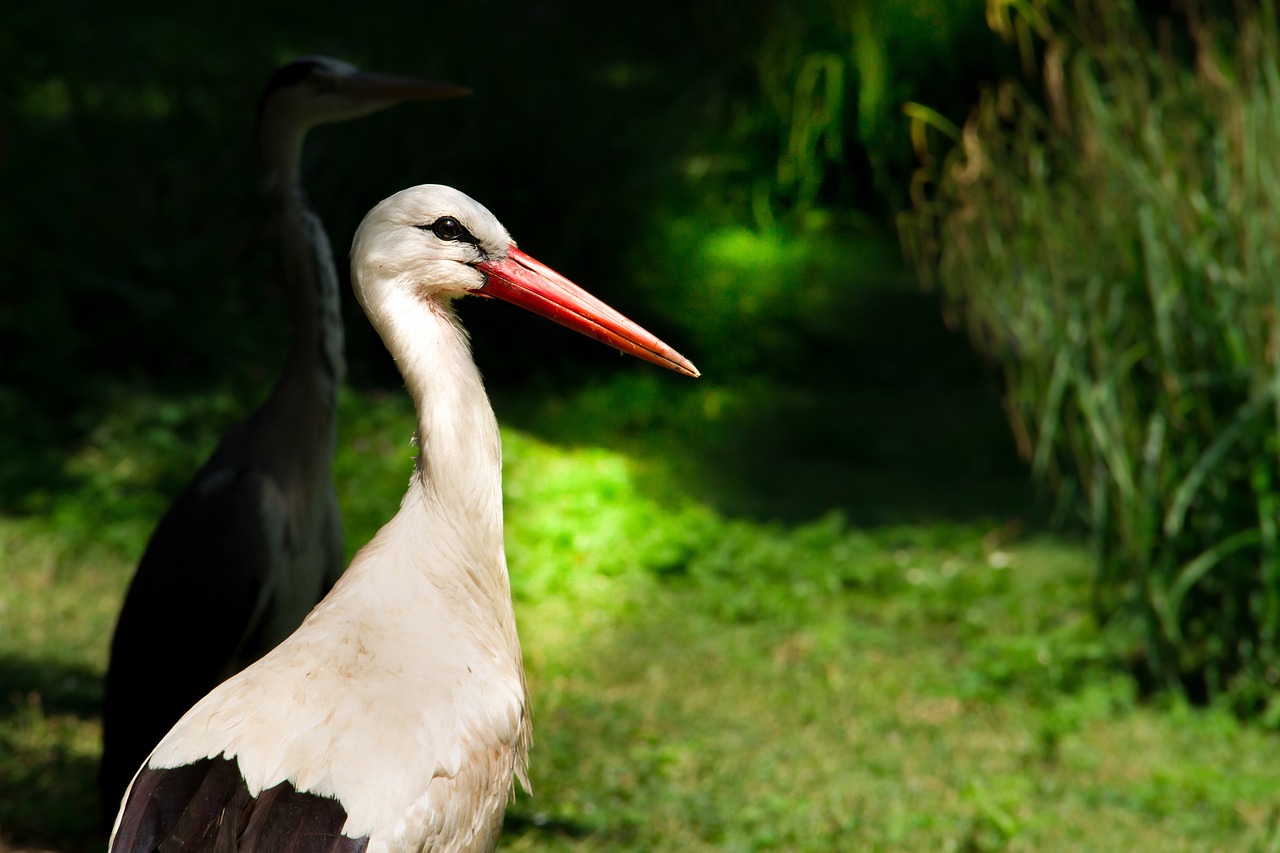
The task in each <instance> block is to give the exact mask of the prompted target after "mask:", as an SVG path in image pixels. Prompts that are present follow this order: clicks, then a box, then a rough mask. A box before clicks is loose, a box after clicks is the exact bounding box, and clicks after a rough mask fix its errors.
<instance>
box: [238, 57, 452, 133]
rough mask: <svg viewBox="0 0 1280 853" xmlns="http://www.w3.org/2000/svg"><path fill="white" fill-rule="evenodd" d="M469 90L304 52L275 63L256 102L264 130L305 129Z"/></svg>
mask: <svg viewBox="0 0 1280 853" xmlns="http://www.w3.org/2000/svg"><path fill="white" fill-rule="evenodd" d="M469 94H471V90H469V89H466V88H464V87H462V86H455V85H453V84H452V83H435V82H432V81H430V80H418V79H415V78H412V77H397V76H393V75H390V74H375V73H373V72H368V71H361V70H360V69H358V68H356V67H355V66H354V65H352V64H350V63H348V62H343V61H342V60H340V59H333V58H331V57H328V56H304V57H301V58H299V59H295V60H293V61H292V62H288V63H285V64H284V65H282V66H280V67H279V68H278V69H276V72H275V73H274V74H272V75H271V79H270V80H268V81H267V85H266V88H265V89H263V92H262V100H261V101H260V102H259V108H258V116H259V121H260V123H261V125H262V128H263V131H264V132H268V131H269V129H271V128H272V127H273V126H274V127H287V128H297V129H298V130H300V131H302V132H304V133H305V132H306V131H307V130H309V129H310V128H312V127H315V126H316V125H318V124H324V123H325V122H331V121H344V120H346V119H352V118H359V117H360V116H364V115H368V114H369V113H372V112H376V111H378V110H381V109H385V108H386V107H389V106H392V105H394V104H398V103H401V102H403V101H433V100H440V99H443V98H457V97H461V96H463V95H469Z"/></svg>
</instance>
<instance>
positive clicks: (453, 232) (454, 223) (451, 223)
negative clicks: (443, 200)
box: [420, 216, 476, 243]
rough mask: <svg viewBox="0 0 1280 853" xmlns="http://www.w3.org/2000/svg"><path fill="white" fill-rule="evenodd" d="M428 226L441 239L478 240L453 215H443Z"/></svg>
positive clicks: (472, 241)
mask: <svg viewBox="0 0 1280 853" xmlns="http://www.w3.org/2000/svg"><path fill="white" fill-rule="evenodd" d="M420 227H421V226H420ZM426 227H427V228H429V229H430V230H431V233H432V234H435V235H436V236H437V237H439V238H440V239H441V240H450V241H457V240H461V241H463V242H466V243H474V242H475V241H476V238H475V237H472V236H471V232H470V231H468V230H467V229H466V228H463V227H462V223H461V222H459V221H458V220H456V219H454V218H453V217H452V216H442V217H440V218H439V219H437V220H436V221H435V222H432V223H431V224H430V225H428V226H426Z"/></svg>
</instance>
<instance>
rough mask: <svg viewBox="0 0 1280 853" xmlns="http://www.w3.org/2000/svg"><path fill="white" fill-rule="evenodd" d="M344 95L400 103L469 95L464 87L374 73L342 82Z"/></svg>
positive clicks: (348, 78)
mask: <svg viewBox="0 0 1280 853" xmlns="http://www.w3.org/2000/svg"><path fill="white" fill-rule="evenodd" d="M341 89H342V92H343V94H345V95H347V96H349V97H352V98H355V99H356V100H359V101H379V102H386V103H399V102H401V101H440V100H444V99H445V98H461V97H465V96H467V95H470V94H471V90H470V89H468V88H467V87H466V86H455V85H454V84H453V83H437V82H435V81H433V80H419V79H417V78H416V77H398V76H396V75H394V74H377V73H374V72H370V71H357V72H356V73H354V74H352V75H350V76H349V77H347V78H346V79H344V80H343V81H342V84H341Z"/></svg>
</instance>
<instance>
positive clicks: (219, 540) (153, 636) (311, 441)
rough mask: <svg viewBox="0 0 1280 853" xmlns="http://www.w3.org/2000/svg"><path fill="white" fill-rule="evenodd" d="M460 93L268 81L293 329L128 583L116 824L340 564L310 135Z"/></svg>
mask: <svg viewBox="0 0 1280 853" xmlns="http://www.w3.org/2000/svg"><path fill="white" fill-rule="evenodd" d="M464 94H467V90H466V89H463V88H460V87H458V86H453V85H450V84H442V83H434V82H429V81H425V80H415V79H411V78H406V77H395V76H390V75H383V74H373V73H365V72H362V71H360V70H358V69H357V68H355V67H354V66H352V65H350V64H348V63H346V62H342V61H339V60H336V59H331V58H328V57H304V58H301V59H297V60H294V61H292V62H289V63H287V64H285V65H283V66H281V67H280V68H279V69H277V70H276V72H275V73H274V74H273V75H272V76H271V78H270V80H269V81H268V83H267V85H266V87H265V90H264V92H263V95H262V99H261V102H260V107H259V110H260V111H259V139H258V144H259V156H260V160H261V168H262V178H263V187H264V191H265V194H266V196H267V198H268V200H269V202H270V204H271V207H272V209H273V211H274V214H275V218H276V221H277V224H278V228H279V232H280V238H281V241H282V249H283V259H284V273H285V277H286V279H287V283H288V286H289V290H290V293H289V296H290V305H291V313H292V338H291V342H290V346H289V350H288V354H287V356H286V360H285V364H284V367H283V369H282V371H281V373H280V375H279V378H278V380H277V381H276V383H275V385H274V387H273V388H272V390H271V392H270V394H269V396H268V397H267V398H266V400H265V401H264V402H263V403H262V404H261V405H260V406H259V407H258V409H257V410H256V411H254V412H253V413H252V414H250V415H249V416H248V417H247V418H246V419H245V420H243V421H242V422H240V423H238V424H236V425H235V426H233V427H232V428H231V429H230V430H229V431H228V432H227V433H226V434H225V436H224V437H223V438H222V440H221V442H220V443H219V444H218V446H217V448H216V449H215V450H214V451H213V454H212V455H211V456H210V457H209V459H208V460H207V461H206V462H205V464H204V466H203V467H202V468H201V469H200V471H199V472H198V473H197V474H196V475H195V477H194V478H193V479H192V480H191V481H190V483H189V484H188V485H187V486H186V488H185V489H184V490H183V491H182V492H181V493H180V494H179V495H178V497H177V498H176V499H175V500H174V502H173V504H172V505H171V506H170V507H169V509H168V511H167V512H166V513H165V515H164V516H163V517H162V518H161V520H160V521H159V523H158V524H157V526H156V528H155V530H154V532H153V533H152V535H151V539H150V541H149V542H148V543H147V547H146V550H145V552H144V554H143V556H142V559H141V560H140V562H139V564H138V568H137V571H136V573H135V574H134V577H133V579H132V581H131V583H130V586H129V590H128V592H127V594H126V597H125V600H124V605H123V607H122V609H121V612H120V616H119V619H118V621H117V624H116V628H115V633H114V636H113V638H112V643H111V658H110V663H109V665H108V669H107V676H106V682H105V686H104V701H103V717H102V719H103V755H102V764H101V767H100V772H99V787H100V791H101V796H102V802H103V811H104V817H105V818H106V820H108V821H109V820H110V819H111V818H112V817H113V816H114V815H115V812H116V810H117V808H118V806H119V802H120V797H121V795H122V794H123V793H124V790H125V787H126V786H127V785H128V783H129V779H130V778H131V777H132V775H133V773H134V772H135V771H136V770H137V769H138V766H139V765H140V764H141V763H142V761H143V759H145V758H146V757H147V754H148V753H149V752H150V751H151V749H152V747H154V746H155V745H156V743H158V742H159V740H160V738H161V737H162V736H163V735H164V734H165V732H167V731H168V730H169V728H170V726H172V725H173V723H174V722H176V721H177V719H178V717H180V716H181V715H182V714H183V712H185V711H186V710H187V709H188V708H190V707H191V705H192V704H194V703H195V702H196V700H198V699H199V698H200V697H201V696H203V695H204V694H205V693H207V692H208V691H209V690H211V689H212V688H213V687H214V686H215V685H217V684H218V683H219V682H220V681H222V680H223V679H225V678H226V677H227V676H229V675H232V674H233V673H235V672H238V671H239V670H240V669H242V668H243V667H244V666H246V665H247V664H249V663H251V662H252V661H254V660H256V659H257V658H259V657H261V656H262V655H263V654H264V653H265V652H266V651H268V650H269V649H271V648H272V647H273V646H275V645H276V644H277V643H278V642H280V641H281V640H283V639H284V638H285V637H287V636H288V635H289V634H290V632H292V631H293V629H294V628H296V627H297V626H298V625H299V624H300V623H301V622H302V619H303V617H304V616H306V614H307V613H308V612H309V611H310V610H311V608H312V607H314V606H315V604H316V602H318V601H319V600H320V599H321V598H322V597H323V596H324V594H325V593H326V592H327V591H328V590H329V588H330V587H331V586H332V585H333V583H334V581H335V580H337V578H338V576H339V575H340V574H341V572H342V567H343V562H344V555H343V544H342V529H341V519H340V517H339V513H338V502H337V497H336V495H335V493H334V487H333V482H332V476H331V471H330V469H331V466H332V459H333V450H334V443H335V440H336V428H337V395H338V388H339V385H340V384H341V382H342V380H343V374H344V371H345V364H346V363H345V359H344V354H343V329H342V316H341V312H340V297H339V282H338V275H337V271H336V269H335V267H334V262H333V252H332V249H331V248H330V246H329V240H328V237H327V236H326V234H325V229H324V224H323V223H322V222H321V220H320V218H319V216H317V215H316V213H315V212H314V211H313V210H312V209H311V207H310V206H309V204H308V202H307V199H306V196H305V194H304V192H303V190H302V186H301V176H300V161H301V157H302V149H303V143H304V141H305V139H306V136H307V132H308V131H309V130H311V129H312V128H313V127H315V126H316V125H319V124H323V123H326V122H334V121H340V120H344V119H351V118H356V117H358V116H363V115H367V114H369V113H372V112H374V111H376V110H380V109H383V108H385V107H389V106H391V105H393V104H396V103H400V102H402V101H409V100H429V99H437V98H448V97H454V96H458V95H464Z"/></svg>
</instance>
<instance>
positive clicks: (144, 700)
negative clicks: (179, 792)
mask: <svg viewBox="0 0 1280 853" xmlns="http://www.w3.org/2000/svg"><path fill="white" fill-rule="evenodd" d="M218 461H219V459H218V456H215V457H214V458H213V459H211V460H210V462H209V464H208V465H206V467H205V469H203V470H202V471H201V473H200V475H198V476H197V477H196V479H195V480H194V481H193V482H192V483H191V484H190V485H189V486H188V488H187V489H186V490H185V491H184V492H183V493H182V494H181V495H180V496H179V497H178V499H177V500H176V501H175V502H174V504H173V506H172V507H170V509H169V511H168V512H167V513H166V514H165V516H164V518H162V519H161V521H160V523H159V525H158V526H157V527H156V530H155V532H154V533H153V534H152V537H151V541H150V542H149V543H148V545H147V549H146V552H145V553H144V554H143V557H142V560H141V562H140V563H139V565H138V570H137V572H136V574H135V575H134V578H133V581H132V583H131V584H130V586H129V591H128V593H127V595H126V597H125V601H124V606H123V608H122V609H121V613H120V618H119V621H118V622H117V624H116V630H115V635H114V637H113V639H112V643H111V662H110V665H109V668H108V671H107V678H106V684H105V688H104V700H103V759H102V768H101V780H100V781H101V783H102V790H103V797H104V810H105V811H110V812H112V813H114V807H115V804H117V803H118V802H119V799H120V796H121V795H123V793H124V790H125V787H126V786H127V785H128V783H129V780H130V778H132V776H133V774H134V772H135V771H136V770H137V769H138V767H139V766H140V765H141V764H142V762H143V761H144V760H145V759H146V757H147V755H148V754H149V753H150V752H151V750H152V749H153V748H154V747H155V745H156V744H157V743H158V742H159V741H160V739H161V738H162V737H163V736H164V735H165V733H167V732H168V730H169V729H170V728H171V727H172V726H173V724H174V723H175V722H177V720H178V718H179V717H181V716H182V714H184V713H185V712H186V711H187V709H188V708H190V707H191V706H192V705H194V704H195V703H196V702H197V701H198V700H199V699H200V698H201V697H202V696H204V695H205V694H206V693H208V692H209V691H210V690H211V689H213V688H214V687H216V686H217V685H218V684H219V683H220V682H221V681H222V680H223V679H224V678H226V677H227V676H229V675H231V674H233V673H234V672H236V671H238V670H239V669H241V668H242V667H243V666H245V665H247V664H248V663H250V662H251V659H249V660H244V659H239V658H238V656H239V655H240V653H241V652H242V651H243V650H244V645H245V638H246V637H247V636H248V635H249V634H250V633H251V632H252V630H253V626H254V623H255V621H256V620H257V618H259V617H260V615H261V613H262V611H263V610H264V609H265V608H266V605H267V599H269V596H270V594H271V587H272V585H273V584H274V583H275V582H276V577H275V575H277V574H278V571H279V570H278V565H277V563H278V561H279V559H280V558H281V557H280V550H281V542H282V541H283V540H284V538H285V536H284V531H283V529H282V528H283V527H284V526H285V525H286V524H287V521H286V518H285V517H284V514H283V511H282V510H279V509H275V508H273V507H274V504H275V503H276V502H277V501H278V497H277V495H278V489H276V488H275V487H274V484H273V483H272V482H271V481H270V479H269V478H268V477H266V476H264V475H263V474H261V473H260V472H257V471H254V470H252V469H242V468H234V467H225V466H222V465H219V464H217V463H218ZM257 651H258V652H259V653H260V651H261V650H257Z"/></svg>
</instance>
